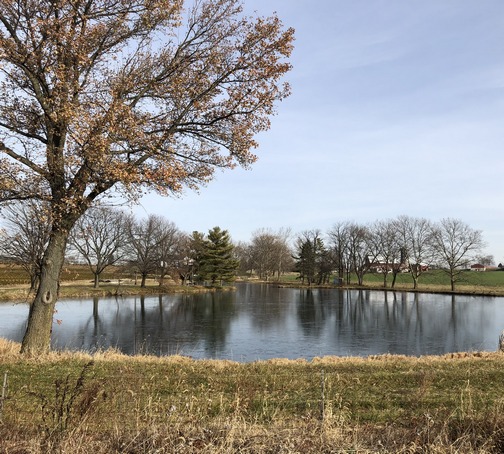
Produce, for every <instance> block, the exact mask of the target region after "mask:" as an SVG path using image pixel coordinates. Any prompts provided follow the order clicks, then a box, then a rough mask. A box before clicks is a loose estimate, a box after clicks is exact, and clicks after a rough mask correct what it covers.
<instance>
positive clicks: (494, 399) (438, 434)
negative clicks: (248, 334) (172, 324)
mask: <svg viewBox="0 0 504 454" xmlns="http://www.w3.org/2000/svg"><path fill="white" fill-rule="evenodd" d="M18 351H19V345H17V344H15V343H13V342H9V341H0V378H3V377H4V376H5V373H7V376H8V392H7V395H6V399H5V400H4V402H3V404H4V405H3V410H2V411H1V413H0V418H1V422H0V452H2V453H37V454H38V453H46V452H58V453H70V452H71V453H90V452H91V453H94V454H101V453H154V452H156V453H172V452H177V453H211V454H214V453H235V452H240V453H339V452H341V453H343V452H346V453H348V452H356V453H357V452H358V453H372V452H373V453H374V452H376V453H377V452H380V453H392V452H394V453H413V452H418V453H424V452H425V453H427V452H429V453H446V452H453V453H458V452H463V453H476V452H477V453H493V452H502V449H504V416H503V412H502V410H503V406H504V397H503V393H502V383H504V355H502V354H497V353H473V354H470V353H461V354H454V355H446V356H442V357H422V358H411V357H399V356H391V355H384V356H376V357H369V358H339V357H324V358H317V359H315V360H313V361H310V362H308V361H305V360H297V361H289V360H270V361H261V362H255V363H242V364H240V363H236V362H232V361H210V360H200V361H194V360H191V359H189V358H186V357H182V356H170V357H163V358H158V357H149V356H145V357H128V356H124V355H122V354H120V353H118V352H117V351H106V352H100V353H97V354H95V355H89V354H86V353H69V352H53V353H48V354H47V355H44V356H42V357H37V358H25V357H23V356H21V355H19V354H18ZM0 383H1V382H0Z"/></svg>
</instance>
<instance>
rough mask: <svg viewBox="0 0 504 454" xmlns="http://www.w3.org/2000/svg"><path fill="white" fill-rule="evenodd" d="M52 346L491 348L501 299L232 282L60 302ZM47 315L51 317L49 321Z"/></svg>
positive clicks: (8, 327)
mask: <svg viewBox="0 0 504 454" xmlns="http://www.w3.org/2000/svg"><path fill="white" fill-rule="evenodd" d="M27 314H28V306H27V305H26V304H11V303H0V337H5V338H8V339H12V340H15V341H21V339H22V337H23V334H24V330H25V325H26V318H27ZM54 318H55V323H54V326H53V348H57V349H80V350H90V351H93V350H96V349H99V348H108V347H115V348H118V349H119V350H121V351H123V352H124V353H127V354H136V353H152V354H156V355H169V354H175V353H178V354H183V355H188V356H192V357H194V358H218V359H231V360H235V361H254V360H258V359H268V358H291V359H294V358H306V359H312V358H313V357H315V356H324V355H338V356H367V355H372V354H383V353H392V354H404V355H413V356H418V355H426V354H436V355H437V354H442V353H449V352H457V351H494V350H496V348H497V341H498V337H499V334H500V332H501V331H502V330H503V329H504V298H503V297H480V296H463V295H457V296H451V295H433V294H415V293H408V292H401V293H391V292H389V293H386V292H383V291H359V290H327V289H314V290H305V289H289V288H277V287H274V286H267V285H258V284H239V285H238V286H237V290H236V291H227V292H217V293H204V294H195V295H163V296H159V297H158V296H148V297H140V296H138V297H128V298H119V299H116V298H100V299H95V300H92V299H78V300H62V301H61V302H59V303H58V304H57V313H56V314H55V317H54ZM56 321H59V323H57V322H56Z"/></svg>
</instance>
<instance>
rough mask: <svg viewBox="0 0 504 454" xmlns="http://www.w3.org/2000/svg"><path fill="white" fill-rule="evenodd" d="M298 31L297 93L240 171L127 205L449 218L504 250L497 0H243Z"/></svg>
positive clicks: (501, 4)
mask: <svg viewBox="0 0 504 454" xmlns="http://www.w3.org/2000/svg"><path fill="white" fill-rule="evenodd" d="M244 5H245V8H246V10H247V11H248V12H253V11H254V10H256V11H257V12H258V13H259V14H260V15H264V16H268V15H271V14H272V13H273V12H276V13H277V14H278V16H279V18H280V19H281V20H282V22H283V23H284V25H285V26H286V27H293V28H294V29H295V30H296V34H295V36H296V41H295V43H294V46H295V48H294V51H293V54H292V58H291V63H292V65H293V69H292V71H291V72H290V73H289V74H288V75H287V77H286V80H287V81H288V82H289V83H290V84H291V86H292V94H291V96H290V97H289V98H287V99H286V100H284V101H282V102H281V103H280V104H278V106H277V115H276V116H275V117H273V118H272V123H271V129H270V130H269V131H267V132H265V133H262V134H260V135H259V136H257V140H258V142H259V148H257V149H256V150H255V153H256V154H257V155H258V158H259V159H258V161H257V162H256V163H255V164H254V165H253V166H252V167H251V168H250V169H248V170H244V169H241V168H237V169H234V170H227V171H224V172H221V171H218V172H217V173H216V175H215V178H214V180H213V181H212V182H210V183H209V184H208V185H207V186H206V187H203V188H201V190H200V191H199V193H197V192H192V191H189V190H188V191H186V192H184V194H183V195H182V196H181V197H179V198H171V197H168V198H166V197H165V198H163V197H160V196H157V195H154V194H149V195H147V196H145V197H144V198H143V199H141V201H140V204H139V205H138V206H136V207H134V208H133V212H134V213H135V214H136V215H138V216H140V217H143V216H147V215H149V214H160V215H163V216H164V217H166V218H167V219H168V220H170V221H172V222H174V223H175V224H176V225H177V226H178V228H179V229H180V230H183V231H186V232H192V231H194V230H198V231H200V232H208V230H210V229H211V228H213V227H214V226H220V227H221V228H222V229H226V230H228V231H229V233H230V234H231V237H232V239H233V240H234V241H235V242H238V241H244V242H248V241H250V239H251V238H252V235H253V233H254V232H256V231H258V230H259V229H271V230H273V231H277V230H279V229H281V228H291V229H292V231H293V233H294V234H296V233H300V232H302V231H305V230H311V229H319V230H320V231H322V232H324V233H325V232H327V231H329V230H330V229H331V227H332V226H334V224H336V223H337V222H341V221H353V222H359V223H363V224H366V223H372V222H374V221H376V220H387V219H391V218H395V217H397V216H399V215H408V216H412V217H423V218H427V219H429V220H431V221H433V222H437V221H439V220H440V219H442V218H446V217H450V218H456V219H460V220H461V221H463V222H465V223H467V224H468V225H469V226H470V227H472V228H474V229H477V230H481V231H482V234H483V239H484V240H485V242H486V244H487V245H486V248H485V250H484V253H485V254H491V255H493V256H494V258H495V262H496V263H499V262H503V263H504V206H503V204H502V199H503V197H502V194H501V192H500V184H501V182H502V179H503V178H504V153H503V151H504V1H502V0H480V1H474V0H421V1H419V0H418V1H413V0H317V1H314V0H244Z"/></svg>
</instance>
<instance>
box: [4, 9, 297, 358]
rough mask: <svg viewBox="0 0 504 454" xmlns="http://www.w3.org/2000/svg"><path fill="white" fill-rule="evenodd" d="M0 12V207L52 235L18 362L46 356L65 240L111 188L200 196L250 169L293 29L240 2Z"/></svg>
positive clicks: (283, 90) (280, 86) (279, 93)
mask: <svg viewBox="0 0 504 454" xmlns="http://www.w3.org/2000/svg"><path fill="white" fill-rule="evenodd" d="M183 4H184V2H183V0H157V1H150V0H121V1H116V0H0V201H11V200H22V199H40V200H44V201H46V202H47V203H48V204H49V211H50V216H51V218H52V229H51V235H50V239H49V243H48V246H47V249H46V251H45V258H44V263H43V267H42V272H41V279H40V285H39V288H38V292H37V294H36V296H35V299H34V301H33V304H32V305H31V308H30V313H29V317H28V326H27V330H26V334H25V336H24V339H23V344H22V351H23V352H26V353H33V354H35V353H38V352H42V351H45V350H47V349H48V348H49V345H50V333H51V328H52V320H53V312H54V306H55V303H56V300H57V298H58V292H59V282H60V272H61V269H62V266H63V260H64V251H65V248H66V243H67V240H68V234H69V232H70V230H71V229H72V227H73V225H74V224H75V222H76V221H77V219H79V218H80V216H81V215H82V214H83V213H84V212H86V210H87V209H88V208H89V207H91V206H92V205H93V203H94V202H95V201H96V200H97V199H99V198H100V196H102V195H103V194H105V193H106V192H109V191H110V190H111V189H112V188H114V189H115V190H116V191H118V192H120V193H122V194H124V195H126V196H128V197H130V198H133V199H135V198H138V197H140V196H141V194H142V193H143V192H142V191H143V190H145V189H153V190H156V191H158V192H160V193H161V194H170V193H174V192H175V193H177V192H180V191H181V190H182V189H183V188H184V187H188V186H189V187H192V188H197V187H198V186H200V185H201V184H203V183H205V182H208V181H209V180H210V179H211V178H212V174H213V172H214V170H215V168H230V167H233V166H234V165H236V164H241V165H245V166H246V165H248V164H250V163H252V162H253V161H254V160H255V156H254V154H253V153H252V151H251V150H252V149H253V148H254V147H255V146H256V145H257V144H256V142H255V141H254V136H255V134H257V133H259V132H261V131H264V130H267V129H268V128H269V117H270V116H271V115H272V114H274V104H275V102H276V101H278V100H281V99H282V98H284V97H285V96H287V95H288V94H289V87H288V86H287V85H286V84H284V83H283V82H282V77H283V76H284V75H285V73H286V72H287V71H288V70H289V69H290V64H289V63H288V61H287V58H288V57H289V55H290V52H291V48H292V41H293V30H292V29H285V28H284V27H283V25H282V24H281V22H280V20H279V19H278V18H277V17H276V16H272V17H267V18H263V17H258V18H250V17H245V16H244V15H243V13H242V6H241V4H240V1H239V0H201V1H200V0H197V1H195V2H194V5H195V6H194V8H193V9H190V10H188V11H184V10H183Z"/></svg>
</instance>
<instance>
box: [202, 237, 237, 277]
mask: <svg viewBox="0 0 504 454" xmlns="http://www.w3.org/2000/svg"><path fill="white" fill-rule="evenodd" d="M233 249H234V246H233V244H232V243H231V238H230V236H229V233H228V232H227V230H221V229H220V227H214V228H213V229H211V230H210V231H209V232H208V237H207V240H206V241H205V247H204V251H203V254H202V257H201V260H200V267H199V274H200V277H201V278H202V279H204V280H208V281H210V282H211V284H212V285H215V284H216V283H217V282H219V284H222V282H229V281H233V280H234V279H235V277H236V270H237V269H238V266H239V262H238V260H236V259H234V258H233Z"/></svg>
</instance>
